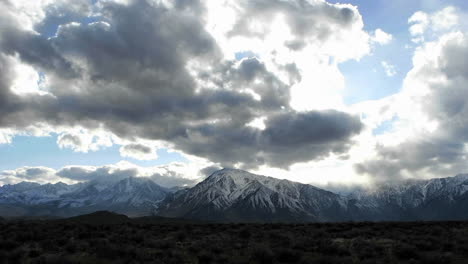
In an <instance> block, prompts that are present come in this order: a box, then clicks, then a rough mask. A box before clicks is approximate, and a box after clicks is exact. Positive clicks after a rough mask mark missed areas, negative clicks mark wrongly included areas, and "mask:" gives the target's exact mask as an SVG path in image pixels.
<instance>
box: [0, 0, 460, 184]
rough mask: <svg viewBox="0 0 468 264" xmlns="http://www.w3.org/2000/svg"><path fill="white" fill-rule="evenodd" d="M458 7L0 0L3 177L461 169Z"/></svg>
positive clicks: (355, 180)
mask: <svg viewBox="0 0 468 264" xmlns="http://www.w3.org/2000/svg"><path fill="white" fill-rule="evenodd" d="M467 12H468V3H467V2H466V1H462V0H414V1H406V0H394V1H384V0H373V1H365V0H348V1H345V0H342V1H341V0H340V1H335V0H328V1H325V0H223V1H220V0H192V1H190V0H176V1H167V0H73V1H72V0H39V1H28V0H15V1H13V0H5V1H1V2H0V13H1V14H0V185H3V184H14V183H18V182H21V181H33V182H39V183H47V182H58V181H62V182H67V183H75V182H80V181H87V180H93V179H98V178H102V177H104V178H106V177H107V178H115V179H118V178H121V177H128V176H134V177H153V179H157V180H160V181H164V183H165V184H166V185H171V184H172V185H184V184H193V183H195V182H197V181H199V180H201V179H203V178H204V177H206V176H207V175H208V174H209V173H211V172H213V171H214V170H216V169H219V168H223V167H230V168H239V169H245V170H248V171H250V172H253V173H258V174H262V175H269V176H273V177H277V178H284V179H289V180H293V181H299V182H303V183H311V184H315V185H320V186H325V185H343V184H344V185H366V186H370V185H373V184H378V183H382V182H398V181H402V180H406V179H428V178H434V177H449V176H454V175H456V174H459V173H466V172H468V168H467V162H466V159H467V151H468V149H467V147H466V146H467V145H466V144H467V143H468V133H467V132H468V106H467V105H466V103H465V101H466V99H465V98H468V97H467V95H468V71H467V69H468V63H467V61H468V30H467V29H468V27H467V24H466V22H465V21H468V20H467V19H466V16H467Z"/></svg>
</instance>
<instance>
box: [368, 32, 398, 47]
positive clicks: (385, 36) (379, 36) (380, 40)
mask: <svg viewBox="0 0 468 264" xmlns="http://www.w3.org/2000/svg"><path fill="white" fill-rule="evenodd" d="M392 39H393V36H392V34H389V33H386V32H385V31H383V30H382V29H380V28H378V29H376V30H375V31H374V34H373V35H372V37H371V40H372V41H373V42H375V43H377V44H380V45H386V44H388V43H390V42H391V41H392Z"/></svg>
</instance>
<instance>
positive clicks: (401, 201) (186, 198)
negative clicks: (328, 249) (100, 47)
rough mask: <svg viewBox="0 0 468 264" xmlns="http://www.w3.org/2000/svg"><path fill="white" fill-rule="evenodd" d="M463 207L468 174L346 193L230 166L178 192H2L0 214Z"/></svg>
mask: <svg viewBox="0 0 468 264" xmlns="http://www.w3.org/2000/svg"><path fill="white" fill-rule="evenodd" d="M467 209H468V174H459V175H456V176H454V177H448V178H435V179H429V180H409V181H405V182H403V183H399V184H382V185H379V186H377V187H376V188H374V189H369V190H359V191H356V192H352V193H351V194H348V195H340V194H337V193H334V192H331V191H327V190H324V189H321V188H318V187H316V186H313V185H309V184H303V183H298V182H293V181H290V180H286V179H277V178H273V177H268V176H262V175H256V174H252V173H249V172H246V171H242V170H237V169H227V168H226V169H222V170H218V171H216V172H214V173H212V174H211V175H210V176H208V177H207V178H206V179H204V180H203V181H201V182H199V183H198V184H197V185H195V186H193V187H191V188H183V189H179V188H171V189H167V188H164V187H161V186H159V185H158V184H156V183H155V182H154V181H152V180H151V179H148V178H138V177H129V178H125V179H121V180H118V181H110V182H101V181H91V182H86V183H79V184H75V185H67V184H64V183H56V184H43V185H40V184H37V183H31V182H22V183H19V184H15V185H4V186H2V187H0V215H2V216H11V214H12V215H13V216H22V215H23V216H31V215H32V216H38V215H51V216H55V217H69V216H74V215H80V214H86V213H91V212H94V211H102V210H108V211H113V212H115V213H120V214H126V215H128V216H132V217H136V216H145V215H158V216H160V217H173V218H184V219H193V220H202V221H222V222H336V221H419V220H463V219H468V210H467ZM9 214H10V215H9Z"/></svg>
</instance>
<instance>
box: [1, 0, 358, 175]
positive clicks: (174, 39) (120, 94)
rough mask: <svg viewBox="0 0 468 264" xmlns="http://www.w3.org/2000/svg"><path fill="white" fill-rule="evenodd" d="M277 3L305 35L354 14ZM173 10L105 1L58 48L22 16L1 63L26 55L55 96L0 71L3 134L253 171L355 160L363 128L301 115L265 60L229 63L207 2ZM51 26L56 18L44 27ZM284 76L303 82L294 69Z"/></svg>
mask: <svg viewBox="0 0 468 264" xmlns="http://www.w3.org/2000/svg"><path fill="white" fill-rule="evenodd" d="M259 3H260V4H262V3H263V2H259ZM265 3H266V2H265ZM271 3H272V8H276V9H277V8H283V9H284V10H286V11H287V12H291V16H290V17H289V18H288V19H289V20H291V21H290V22H291V23H293V24H294V27H295V32H296V34H297V35H298V36H299V35H303V34H307V35H316V34H318V31H320V30H319V28H317V27H319V26H318V25H316V26H314V27H315V29H313V30H312V29H309V28H308V27H307V26H306V24H304V23H306V22H307V21H306V19H305V18H306V17H307V19H309V18H310V19H311V21H312V22H313V21H314V18H313V17H314V16H313V14H321V15H320V17H327V19H329V20H333V21H335V20H337V21H340V22H339V23H344V24H343V25H345V24H346V23H349V22H350V20H352V19H353V17H354V16H355V14H354V13H353V11H352V10H350V11H346V10H344V9H343V8H335V7H332V6H329V5H321V4H320V5H319V6H317V7H315V6H314V7H312V6H303V7H301V8H305V10H308V11H307V12H309V13H310V14H309V13H308V15H307V16H306V15H305V13H304V12H306V11H301V9H300V8H298V7H293V6H284V5H285V4H281V3H280V2H277V1H272V2H271ZM304 5H306V4H305V3H304ZM175 6H176V7H175V8H168V7H165V6H163V5H161V4H157V3H155V2H152V1H145V0H135V1H131V2H130V3H129V4H128V5H124V4H118V3H115V2H111V1H105V2H99V4H97V5H96V6H95V7H96V8H97V7H99V12H100V16H99V18H100V21H98V22H94V23H69V24H64V25H61V26H60V27H59V28H58V31H57V34H56V36H55V37H52V38H47V37H46V36H42V35H38V34H36V33H34V32H31V31H25V30H22V29H21V28H20V27H19V25H18V24H15V23H14V19H13V18H12V17H8V16H4V17H3V18H0V28H1V30H0V34H1V35H0V59H2V60H8V57H7V56H13V55H18V57H19V58H20V59H21V60H22V61H23V62H24V63H27V64H30V65H32V66H34V67H35V68H36V69H37V70H38V71H40V72H44V73H45V75H46V77H47V79H48V86H47V89H48V91H49V92H50V94H49V95H44V96H18V95H16V94H13V93H12V92H11V91H9V86H10V85H11V84H10V80H9V77H8V76H9V72H10V71H11V68H10V67H9V64H8V63H6V64H5V65H3V66H0V67H1V68H0V71H1V72H0V76H2V80H1V82H0V85H1V87H0V93H1V94H2V95H3V96H2V97H1V98H0V101H1V100H3V101H4V103H5V104H2V105H0V111H1V113H0V127H14V128H17V129H21V128H24V127H27V126H30V125H35V124H39V123H46V124H49V125H52V126H70V127H74V126H81V127H85V128H89V129H93V128H98V127H99V128H104V129H107V130H109V131H110V132H112V133H114V134H115V135H117V136H119V137H122V138H126V139H130V140H133V139H135V140H137V139H139V138H142V139H150V140H164V141H167V142H170V143H172V144H173V145H174V147H175V148H176V149H178V150H181V151H184V152H186V153H189V154H194V155H198V156H201V157H205V158H208V159H210V160H213V161H215V162H220V164H227V165H230V164H236V163H240V164H241V165H242V166H245V167H255V166H258V165H261V164H266V165H270V166H274V167H287V166H289V165H291V164H293V163H296V162H300V161H308V160H311V159H320V158H323V157H326V156H327V155H329V154H330V153H342V152H346V151H347V149H348V148H349V146H350V144H351V141H350V138H351V137H352V136H353V135H356V134H357V133H359V131H360V129H361V123H360V121H359V119H358V118H356V117H353V116H350V115H348V114H345V113H341V112H337V111H325V112H317V111H316V112H308V113H298V112H295V111H293V110H292V109H291V108H290V107H289V101H290V93H289V87H288V85H286V84H284V83H283V82H281V81H280V80H279V79H278V78H277V77H276V76H275V75H274V74H273V73H271V72H269V71H268V69H267V68H266V67H265V65H264V64H263V63H262V62H261V61H260V60H259V59H257V58H251V59H245V60H242V61H241V62H239V63H237V62H234V61H225V60H223V59H222V56H221V53H220V49H219V48H218V47H217V44H216V41H215V40H214V39H213V38H212V37H211V35H210V34H209V33H208V32H206V31H205V29H204V24H203V23H204V22H203V17H202V16H201V15H200V13H202V12H203V6H202V5H201V4H200V3H199V2H197V1H177V2H175ZM48 8H50V7H48ZM315 8H317V10H315ZM270 9H271V8H268V10H270ZM335 9H336V10H335ZM77 10H81V9H80V8H78V9H77ZM268 10H267V11H268ZM81 11H82V10H81ZM81 11H80V12H81ZM85 11H86V10H85ZM85 11H83V12H85ZM267 11H265V12H267ZM86 12H87V11H86ZM268 12H269V11H268ZM75 13H79V12H78V11H77V12H75ZM75 13H73V14H75ZM46 14H49V15H51V14H53V10H52V11H47V12H46ZM260 15H262V14H260ZM294 15H298V17H296V18H295V17H294ZM51 16H52V15H51ZM72 18H73V16H71V18H70V19H69V20H67V22H69V21H72V20H73V19H72ZM50 19H53V17H51V18H50ZM49 22H50V21H48V20H47V18H46V19H45V20H44V21H42V22H40V23H39V25H38V28H39V27H41V25H42V24H44V23H45V24H47V23H49ZM41 23H42V24H41ZM239 23H241V22H239ZM307 23H310V21H309V22H307ZM45 24H44V25H45ZM44 25H42V27H45V26H44ZM320 27H321V26H320ZM239 34H240V33H239ZM317 37H322V36H318V35H317ZM192 68H193V69H192ZM286 70H288V71H291V72H295V70H296V74H298V73H297V69H295V68H294V67H293V66H292V65H291V66H288V68H287V69H286ZM194 72H195V73H194ZM3 78H4V79H3ZM296 78H297V77H296ZM207 84H209V85H210V86H212V87H214V88H208V87H205V85H207ZM249 91H250V92H253V93H254V94H257V95H258V96H259V97H260V99H259V100H258V98H254V96H252V95H251V93H249ZM256 118H266V129H265V130H260V129H257V128H253V127H250V126H247V124H248V123H250V122H251V121H252V120H254V119H256ZM70 140H71V139H70ZM140 150H141V149H140ZM143 151H144V150H143ZM70 170H73V169H71V168H70V169H68V171H67V170H64V171H61V172H60V174H62V175H61V176H63V177H67V176H68V177H69V178H75V179H77V180H79V179H82V180H83V179H85V178H92V177H101V176H99V175H102V177H107V176H109V172H108V171H106V170H105V169H102V170H100V171H99V172H94V173H98V174H93V175H89V173H88V174H87V173H86V172H83V173H84V174H82V176H75V175H79V174H78V173H73V174H70V173H71V172H70ZM132 173H133V172H132V171H122V174H125V175H128V174H132ZM76 177H79V179H78V178H76Z"/></svg>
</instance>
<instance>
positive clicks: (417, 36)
mask: <svg viewBox="0 0 468 264" xmlns="http://www.w3.org/2000/svg"><path fill="white" fill-rule="evenodd" d="M408 23H409V24H410V25H411V26H410V28H409V32H410V34H411V36H412V37H413V38H412V41H413V42H414V43H423V42H424V41H426V40H435V39H437V38H438V37H439V36H440V35H441V34H443V33H447V32H449V31H453V30H455V29H457V27H458V26H460V13H459V12H458V11H457V9H456V8H455V7H453V6H448V7H446V8H444V9H442V10H440V11H437V12H434V13H431V14H428V13H425V12H422V11H418V12H416V13H414V14H413V15H412V16H411V17H410V18H409V19H408Z"/></svg>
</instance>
